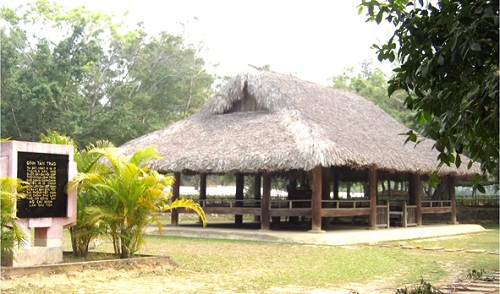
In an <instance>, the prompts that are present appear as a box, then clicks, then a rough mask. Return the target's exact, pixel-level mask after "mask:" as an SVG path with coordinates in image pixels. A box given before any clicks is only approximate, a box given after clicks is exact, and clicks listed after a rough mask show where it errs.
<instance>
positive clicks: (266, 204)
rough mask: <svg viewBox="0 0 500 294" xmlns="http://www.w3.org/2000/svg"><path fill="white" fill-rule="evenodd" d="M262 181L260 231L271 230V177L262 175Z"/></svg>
mask: <svg viewBox="0 0 500 294" xmlns="http://www.w3.org/2000/svg"><path fill="white" fill-rule="evenodd" d="M262 177H263V179H262V190H263V191H262V192H263V193H262V202H261V221H260V228H261V229H262V230H269V229H271V213H270V210H271V175H269V174H264V175H263V176H262Z"/></svg>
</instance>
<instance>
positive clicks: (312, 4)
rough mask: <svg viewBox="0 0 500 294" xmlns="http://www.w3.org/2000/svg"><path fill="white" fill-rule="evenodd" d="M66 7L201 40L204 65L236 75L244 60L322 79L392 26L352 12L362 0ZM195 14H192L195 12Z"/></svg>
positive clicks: (75, 1) (78, 1)
mask: <svg viewBox="0 0 500 294" xmlns="http://www.w3.org/2000/svg"><path fill="white" fill-rule="evenodd" d="M58 2H59V3H61V4H63V5H65V6H68V7H72V6H80V5H83V6H86V7H87V8H89V9H92V10H102V11H103V12H106V13H109V12H112V11H114V12H116V13H117V15H123V14H124V13H125V12H126V11H128V15H127V17H126V18H125V19H127V20H130V21H133V22H134V23H135V22H140V21H142V22H144V26H145V28H146V30H147V31H148V32H150V33H157V32H160V31H167V32H170V33H179V32H181V31H180V26H179V25H178V23H180V22H181V23H184V24H186V25H185V27H184V34H183V35H184V36H185V37H187V38H188V39H189V41H190V42H192V43H199V42H203V44H204V45H203V46H204V52H202V53H201V56H202V57H203V58H204V59H205V61H206V62H207V63H210V64H218V66H217V67H216V68H215V69H214V68H213V67H210V66H208V67H207V70H208V71H209V72H215V73H217V74H219V75H221V76H224V75H235V74H237V73H238V72H239V71H241V70H242V69H244V67H245V66H246V65H247V64H252V65H254V66H263V65H266V64H269V65H270V66H271V70H273V71H276V72H281V73H284V74H292V75H294V76H297V77H299V78H301V79H305V80H309V81H313V82H316V83H320V84H329V82H328V80H329V79H330V78H331V77H332V76H334V75H338V74H341V73H342V72H343V70H344V68H346V67H350V66H354V67H356V66H359V64H360V63H361V62H362V61H363V60H373V62H374V64H375V65H376V66H380V67H383V68H384V70H385V71H386V72H389V69H390V65H388V64H384V65H382V64H381V63H379V62H378V60H377V58H376V53H375V50H374V49H371V48H370V47H371V45H372V44H374V43H377V44H378V43H382V42H385V41H386V40H387V39H388V37H389V36H390V29H391V28H390V26H389V25H385V26H377V25H376V24H373V23H365V18H364V16H363V15H358V9H357V7H356V6H357V5H358V4H359V3H360V2H361V0H342V1H341V0H307V1H303V0H302V1H293V0H290V1H282V0H253V1H241V0H233V1H229V0H205V1H203V0H176V1H170V0H166V1H161V0H58ZM195 18H196V19H195Z"/></svg>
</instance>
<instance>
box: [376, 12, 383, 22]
mask: <svg viewBox="0 0 500 294" xmlns="http://www.w3.org/2000/svg"><path fill="white" fill-rule="evenodd" d="M382 17H384V12H383V11H382V10H380V11H379V12H378V13H377V16H376V17H375V22H376V23H377V24H380V23H381V22H382Z"/></svg>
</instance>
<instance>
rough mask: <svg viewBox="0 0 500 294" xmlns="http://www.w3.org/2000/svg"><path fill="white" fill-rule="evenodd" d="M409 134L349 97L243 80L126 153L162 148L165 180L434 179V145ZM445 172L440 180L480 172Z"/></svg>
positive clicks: (276, 80)
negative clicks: (185, 176) (327, 171)
mask: <svg viewBox="0 0 500 294" xmlns="http://www.w3.org/2000/svg"><path fill="white" fill-rule="evenodd" d="M407 131H408V129H407V128H406V127H405V126H403V125H402V124H400V123H398V122H397V121H396V120H394V119H393V118H392V117H391V116H389V115H388V114H387V113H385V112H384V111H383V110H381V109H380V108H379V107H377V106H376V105H375V104H373V103H372V102H370V101H368V100H366V99H364V98H362V97H360V96H358V95H356V94H353V93H351V92H348V91H345V90H339V89H332V88H329V87H325V86H321V85H317V84H314V83H311V82H307V81H303V80H300V79H297V78H295V77H292V76H288V75H283V74H278V73H274V72H270V71H263V70H262V71H259V70H253V71H247V72H243V73H241V74H239V75H237V76H236V77H234V78H233V79H231V80H230V81H229V82H228V84H226V85H225V86H224V87H223V88H222V89H221V91H220V92H219V93H217V94H215V95H214V96H213V97H212V98H211V99H210V100H209V101H207V103H206V104H205V105H204V106H203V107H202V109H201V110H200V111H199V112H198V113H196V114H195V115H193V116H191V117H189V118H187V119H184V120H182V121H179V122H177V123H174V124H173V125H171V126H169V127H167V128H164V129H162V130H159V131H156V132H152V133H149V134H147V135H144V136H142V137H139V138H137V139H134V140H132V141H130V142H128V143H126V144H124V145H123V146H121V149H122V150H123V152H124V153H131V152H133V151H134V150H137V149H138V148H143V147H145V146H150V145H154V146H157V148H158V151H159V153H160V154H161V155H162V156H163V160H160V161H155V162H154V163H153V166H154V168H155V169H157V170H159V171H161V172H186V171H194V172H206V173H231V172H243V173H256V172H274V171H286V170H292V169H298V170H311V169H313V168H314V167H315V166H318V165H322V166H349V167H352V168H355V169H357V168H366V167H376V168H377V169H381V170H385V171H389V172H414V173H419V174H428V173H431V172H433V171H435V169H436V166H437V164H438V161H437V155H438V153H437V151H435V150H432V147H433V144H434V142H433V141H431V140H426V141H424V142H422V143H420V144H419V145H417V146H415V144H413V143H408V144H405V139H406V137H405V136H403V135H401V134H403V133H406V132H407ZM463 161H464V163H463V167H461V168H460V169H456V168H454V167H443V168H442V169H441V170H440V173H441V174H442V175H445V174H454V175H458V176H471V175H472V174H473V173H474V172H479V169H478V168H477V166H475V167H474V170H472V171H469V170H467V169H466V166H467V162H468V161H467V159H464V160H463Z"/></svg>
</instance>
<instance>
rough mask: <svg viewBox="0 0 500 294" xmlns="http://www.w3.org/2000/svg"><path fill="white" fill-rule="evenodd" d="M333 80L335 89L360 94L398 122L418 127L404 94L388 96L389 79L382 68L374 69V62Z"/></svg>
mask: <svg viewBox="0 0 500 294" xmlns="http://www.w3.org/2000/svg"><path fill="white" fill-rule="evenodd" d="M331 80H332V87H333V88H337V89H347V90H349V91H352V92H355V93H358V94H359V95H361V96H363V97H364V98H366V99H368V100H370V101H372V102H374V103H375V104H376V105H377V106H379V107H380V108H382V109H383V110H384V111H385V112H387V113H388V114H389V115H391V116H392V117H393V118H395V119H396V120H397V121H398V122H400V123H402V124H404V125H406V126H407V127H409V128H412V129H416V128H417V127H418V126H417V125H416V124H415V121H414V120H413V116H412V112H411V111H409V110H408V109H407V108H406V107H405V106H404V98H405V95H404V92H403V91H398V92H396V93H394V94H393V95H392V96H389V95H388V94H387V87H388V86H389V85H388V83H387V81H388V80H389V78H388V77H387V75H386V74H385V73H384V72H383V71H382V70H381V69H380V68H376V67H374V66H373V64H372V62H370V61H364V62H363V63H362V64H361V68H360V69H355V68H354V67H349V68H346V69H345V70H344V72H343V73H342V74H341V75H337V76H333V77H332V79H331Z"/></svg>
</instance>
